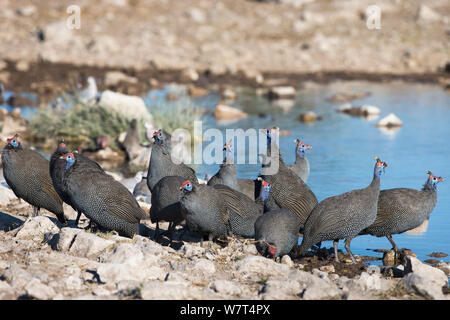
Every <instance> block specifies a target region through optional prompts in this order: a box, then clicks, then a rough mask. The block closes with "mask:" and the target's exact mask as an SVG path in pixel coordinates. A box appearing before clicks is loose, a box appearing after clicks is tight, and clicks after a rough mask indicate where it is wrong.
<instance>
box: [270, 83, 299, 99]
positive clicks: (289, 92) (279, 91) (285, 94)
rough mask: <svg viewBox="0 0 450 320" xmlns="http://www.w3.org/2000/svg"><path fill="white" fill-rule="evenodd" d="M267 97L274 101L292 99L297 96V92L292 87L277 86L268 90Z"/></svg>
mask: <svg viewBox="0 0 450 320" xmlns="http://www.w3.org/2000/svg"><path fill="white" fill-rule="evenodd" d="M268 95H269V97H270V98H274V99H280V98H285V99H286V98H294V97H295V96H296V95H297V91H296V90H295V88H294V87H289V86H279V87H272V88H270V90H269V93H268Z"/></svg>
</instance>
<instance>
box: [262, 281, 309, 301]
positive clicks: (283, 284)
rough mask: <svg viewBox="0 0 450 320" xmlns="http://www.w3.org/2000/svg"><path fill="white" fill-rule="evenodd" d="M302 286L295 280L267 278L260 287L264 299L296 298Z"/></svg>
mask: <svg viewBox="0 0 450 320" xmlns="http://www.w3.org/2000/svg"><path fill="white" fill-rule="evenodd" d="M300 292H302V286H301V284H300V283H298V282H296V281H288V280H278V279H277V280H275V279H274V280H268V281H267V282H266V283H265V284H264V286H263V287H262V289H261V294H262V296H263V299H264V300H292V299H298V295H299V293H300Z"/></svg>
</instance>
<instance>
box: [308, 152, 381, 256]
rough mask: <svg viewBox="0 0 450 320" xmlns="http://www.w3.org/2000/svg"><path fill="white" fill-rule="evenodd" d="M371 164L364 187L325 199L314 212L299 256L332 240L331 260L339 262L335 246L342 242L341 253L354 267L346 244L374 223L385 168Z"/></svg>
mask: <svg viewBox="0 0 450 320" xmlns="http://www.w3.org/2000/svg"><path fill="white" fill-rule="evenodd" d="M375 160H376V163H375V168H374V172H373V179H372V182H371V183H370V185H369V186H368V187H366V188H364V189H358V190H352V191H349V192H346V193H343V194H341V195H337V196H333V197H329V198H326V199H325V200H323V201H322V202H320V203H319V204H318V205H317V206H316V207H315V208H314V210H313V211H312V212H311V214H310V215H309V217H308V219H307V220H306V223H305V227H304V230H303V240H302V244H301V245H300V254H301V255H304V254H305V253H306V252H307V251H308V248H310V247H311V246H313V245H315V244H317V243H320V242H321V241H326V240H333V244H334V254H335V256H334V259H335V260H336V261H337V262H339V257H338V251H337V246H338V242H339V240H340V239H344V238H345V249H346V250H347V252H348V253H349V254H350V257H351V259H352V262H353V263H356V261H355V258H354V257H353V254H352V252H351V251H350V242H351V241H352V239H353V238H354V237H356V236H357V235H358V234H359V233H360V232H361V231H362V230H363V229H365V228H367V227H368V226H370V225H371V224H372V223H373V222H374V221H375V218H376V216H377V204H378V195H379V193H380V176H381V173H382V172H383V171H384V168H385V167H387V164H386V163H385V162H382V161H381V160H380V159H379V158H378V157H377V158H375Z"/></svg>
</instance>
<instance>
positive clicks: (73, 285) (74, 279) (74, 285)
mask: <svg viewBox="0 0 450 320" xmlns="http://www.w3.org/2000/svg"><path fill="white" fill-rule="evenodd" d="M64 285H65V286H66V288H67V289H68V290H80V289H81V287H82V285H83V280H81V278H80V276H76V275H71V276H68V277H67V278H66V279H65V280H64Z"/></svg>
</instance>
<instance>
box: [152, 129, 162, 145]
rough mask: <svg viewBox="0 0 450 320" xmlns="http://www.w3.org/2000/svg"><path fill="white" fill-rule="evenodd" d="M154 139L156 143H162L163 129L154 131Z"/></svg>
mask: <svg viewBox="0 0 450 320" xmlns="http://www.w3.org/2000/svg"><path fill="white" fill-rule="evenodd" d="M153 139H155V143H156V144H162V142H163V137H162V133H161V129H159V130H158V131H155V132H153Z"/></svg>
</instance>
